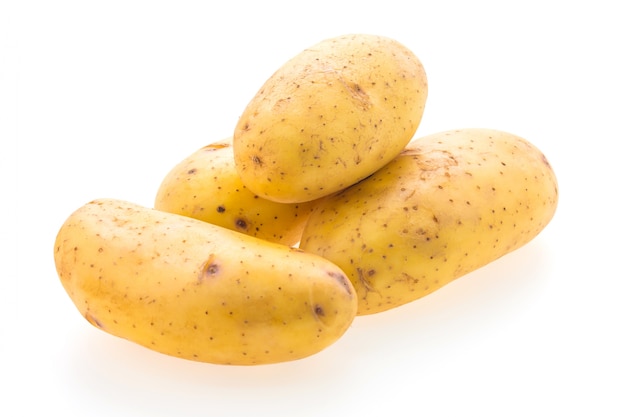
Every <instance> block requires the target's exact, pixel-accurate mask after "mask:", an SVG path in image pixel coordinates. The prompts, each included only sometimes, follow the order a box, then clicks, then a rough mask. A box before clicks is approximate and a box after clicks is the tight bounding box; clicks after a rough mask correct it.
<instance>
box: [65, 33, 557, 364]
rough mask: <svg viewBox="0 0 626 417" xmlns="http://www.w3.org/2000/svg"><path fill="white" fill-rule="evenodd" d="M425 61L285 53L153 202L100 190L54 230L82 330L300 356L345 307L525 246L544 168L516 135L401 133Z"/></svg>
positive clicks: (230, 359)
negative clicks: (221, 133) (229, 126)
mask: <svg viewBox="0 0 626 417" xmlns="http://www.w3.org/2000/svg"><path fill="white" fill-rule="evenodd" d="M427 92H428V83H427V79H426V73H425V71H424V68H423V66H422V64H421V62H420V61H419V59H418V58H417V57H416V56H415V54H414V53H413V52H411V51H410V50H409V49H408V48H406V47H405V46H404V45H402V44H401V43H399V42H397V41H396V40H393V39H390V38H387V37H383V36H375V35H366V34H353V35H346V36H340V37H335V38H331V39H326V40H323V41H321V42H320V43H318V44H316V45H313V46H311V47H310V48H308V49H305V50H304V51H302V52H301V53H300V54H298V55H296V56H295V57H293V58H292V59H291V60H289V61H287V62H286V63H285V64H284V65H283V66H282V67H281V68H279V69H278V70H277V71H276V72H275V73H274V74H273V75H272V76H271V77H270V78H269V79H268V80H267V81H266V82H265V84H264V85H263V86H261V88H260V90H259V91H258V93H257V94H256V95H255V96H254V97H253V98H252V100H251V101H250V102H249V104H248V105H247V106H246V107H245V108H244V109H243V113H242V114H241V117H240V118H239V119H238V122H237V124H236V126H234V130H233V132H232V135H230V136H229V137H226V138H224V139H223V140H219V141H215V142H213V143H210V144H208V145H207V146H205V147H203V148H201V149H198V150H196V151H195V152H193V153H192V154H190V155H189V157H187V158H186V159H185V160H183V161H181V162H180V163H179V164H178V165H176V166H174V167H173V168H172V169H171V170H170V171H169V172H168V173H167V175H165V177H164V179H163V181H162V183H161V186H160V187H159V189H158V191H157V193H156V197H155V204H154V207H153V208H149V207H143V206H140V205H137V204H134V203H131V202H128V201H121V200H115V199H99V200H95V201H91V202H89V203H87V204H85V205H84V206H82V207H80V208H78V209H77V210H76V211H75V212H74V213H72V214H71V215H70V216H69V217H68V218H67V220H66V221H65V222H64V223H63V224H62V226H61V228H60V230H59V232H58V235H57V237H56V241H55V245H54V259H55V264H56V268H57V272H58V275H59V277H60V280H61V283H62V284H63V286H64V288H65V290H66V291H67V293H68V294H69V296H70V298H71V300H72V301H73V303H74V304H75V305H76V307H77V309H78V310H79V311H80V313H81V314H82V315H83V316H84V317H85V318H86V319H87V320H88V321H89V322H90V323H91V324H93V325H94V326H96V327H97V328H99V329H102V330H103V331H106V332H108V333H110V334H112V335H115V336H118V337H122V338H125V339H128V340H130V341H133V342H135V343H138V344H140V345H142V346H145V347H147V348H150V349H152V350H155V351H157V352H161V353H164V354H167V355H172V356H176V357H180V358H185V359H189V360H195V361H202V362H209V363H215V364H232V365H254V364H268V363H276V362H284V361H290V360H296V359H300V358H304V357H307V356H310V355H313V354H315V353H317V352H320V351H321V350H323V349H325V348H326V347H328V346H330V345H331V344H333V343H334V342H335V341H336V340H338V339H339V338H340V337H341V336H342V335H343V334H344V333H345V332H346V331H347V330H348V329H349V327H350V325H351V323H352V322H353V320H355V318H356V316H358V315H367V314H374V313H380V312H383V311H386V310H389V309H391V308H395V307H398V306H401V305H404V304H406V303H409V302H412V301H414V300H417V299H418V298H420V297H423V296H425V295H427V294H429V293H431V292H432V291H435V290H437V289H439V288H441V287H442V286H444V285H445V284H447V283H449V282H451V281H452V280H454V279H456V278H458V277H461V276H463V275H465V274H467V273H468V272H470V271H473V270H476V269H478V268H480V267H481V266H484V265H486V264H487V263H489V262H492V261H494V260H496V259H498V258H500V257H501V256H503V255H505V254H507V253H510V252H511V251H513V250H515V249H517V248H519V247H521V246H522V245H524V244H526V243H528V242H529V241H530V240H531V239H533V238H534V237H535V236H537V234H538V233H539V232H541V230H543V229H544V227H545V226H546V225H547V224H548V222H549V221H550V220H551V219H552V217H553V215H554V212H555V210H556V206H557V199H558V187H557V181H556V177H555V174H554V172H553V170H552V168H551V167H550V164H549V163H548V161H547V159H546V157H545V156H544V155H543V154H542V153H541V151H540V150H539V149H537V148H536V147H535V146H533V145H532V144H531V143H529V142H528V141H527V140H525V139H522V138H520V137H518V136H515V135H513V134H510V133H507V132H502V131H496V130H492V129H458V130H450V131H444V132H441V133H436V134H432V135H428V136H424V137H419V138H415V134H416V131H417V129H418V126H419V124H420V121H421V118H422V114H423V112H424V105H425V102H426V97H427Z"/></svg>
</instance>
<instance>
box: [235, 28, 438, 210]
mask: <svg viewBox="0 0 626 417" xmlns="http://www.w3.org/2000/svg"><path fill="white" fill-rule="evenodd" d="M427 92H428V84H427V80H426V73H425V71H424V68H423V66H422V64H421V62H420V61H419V59H418V58H417V57H416V56H415V54H414V53H413V52H412V51H410V50H409V49H408V48H406V47H405V46H404V45H402V44H400V43H399V42H398V41H396V40H394V39H390V38H386V37H382V36H376V35H368V34H353V35H345V36H339V37H335V38H330V39H326V40H323V41H321V42H319V43H318V44H316V45H313V46H311V47H310V48H308V49H306V50H304V51H302V52H301V53H299V54H298V55H296V56H295V57H293V58H292V59H291V60H289V61H288V62H286V63H285V64H284V65H283V66H282V67H281V68H279V69H278V70H277V71H276V72H275V73H274V74H273V75H272V76H271V77H270V78H269V79H268V80H267V81H266V82H265V84H264V85H263V86H262V87H261V89H260V90H259V91H258V92H257V94H256V95H255V96H254V97H253V99H252V100H251V101H250V103H249V104H248V105H247V107H246V108H245V110H244V111H243V114H242V115H241V117H240V119H239V120H238V123H237V125H236V127H235V131H234V135H233V145H234V155H235V163H236V167H237V171H238V172H239V174H240V176H241V180H242V181H243V183H244V184H245V185H246V186H247V187H248V188H249V189H250V191H252V192H253V193H254V194H257V195H259V196H261V197H264V198H267V199H269V200H273V201H278V202H283V203H294V202H303V201H311V200H315V199H318V198H320V197H323V196H326V195H329V194H332V193H334V192H337V191H340V190H341V189H343V188H346V187H348V186H350V185H352V184H354V183H356V182H358V181H359V180H361V179H363V178H365V177H367V176H368V175H370V174H372V173H373V172H374V171H376V170H377V169H379V168H380V167H382V166H383V165H385V164H386V163H387V162H389V161H391V160H392V159H393V158H394V157H395V156H397V155H398V154H399V153H400V152H401V151H402V149H403V148H404V147H405V145H406V144H407V143H408V142H409V141H410V140H411V138H412V137H413V135H414V133H415V131H416V130H417V128H418V125H419V123H420V121H421V118H422V114H423V112H424V105H425V102H426V96H427Z"/></svg>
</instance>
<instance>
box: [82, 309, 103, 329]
mask: <svg viewBox="0 0 626 417" xmlns="http://www.w3.org/2000/svg"><path fill="white" fill-rule="evenodd" d="M85 319H87V321H88V322H89V323H91V324H92V325H94V326H96V327H98V328H100V329H104V326H103V325H102V323H101V322H100V321H99V320H98V319H97V318H96V317H95V316H93V315H92V314H91V313H90V312H86V313H85Z"/></svg>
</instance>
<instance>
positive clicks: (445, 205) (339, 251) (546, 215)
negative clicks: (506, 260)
mask: <svg viewBox="0 0 626 417" xmlns="http://www.w3.org/2000/svg"><path fill="white" fill-rule="evenodd" d="M557 200H558V190H557V181H556V177H555V174H554V172H553V170H552V168H551V167H550V164H549V163H548V161H547V159H546V157H545V156H544V155H543V154H542V153H541V152H540V151H539V150H538V149H537V148H536V147H535V146H533V145H532V144H530V143H529V142H528V141H526V140H524V139H522V138H520V137H518V136H515V135H512V134H509V133H506V132H501V131H495V130H489V129H463V130H455V131H447V132H442V133H437V134H433V135H429V136H426V137H422V138H420V139H416V140H414V141H413V142H411V143H410V144H409V145H408V146H407V148H406V150H405V151H404V152H402V154H401V155H400V156H398V157H397V158H396V159H395V160H393V161H392V162H391V163H389V164H388V165H387V166H385V167H384V168H383V169H381V170H380V171H378V172H376V173H375V174H373V175H372V176H370V177H369V178H367V179H366V180H364V181H362V182H360V183H359V184H356V185H354V186H352V187H350V188H349V189H347V190H345V191H343V192H341V193H338V194H336V195H334V196H332V197H328V198H326V199H323V201H321V202H320V203H319V204H318V205H317V206H316V209H315V210H314V212H313V213H312V214H311V216H310V218H309V222H308V223H307V226H306V228H305V230H304V233H303V236H302V242H301V245H300V247H301V248H302V249H304V250H306V251H309V252H312V253H315V254H318V255H321V256H323V257H326V258H327V259H329V260H330V261H332V262H333V263H335V264H337V265H338V266H339V267H340V268H342V269H343V270H344V271H345V272H346V273H347V274H348V276H349V278H350V279H351V281H352V283H353V284H354V287H355V289H356V291H357V294H358V298H359V308H358V314H359V315H363V314H371V313H377V312H381V311H384V310H388V309H391V308H394V307H397V306H400V305H403V304H406V303H408V302H411V301H413V300H416V299H418V298H420V297H423V296H425V295H427V294H429V293H431V292H433V291H435V290H437V289H439V288H441V287H442V286H444V285H445V284H447V283H449V282H451V281H452V280H454V279H456V278H458V277H460V276H462V275H464V274H467V273H469V272H470V271H473V270H476V269H478V268H480V267H481V266H484V265H486V264H487V263H489V262H492V261H494V260H496V259H498V258H500V257H501V256H503V255H505V254H507V253H509V252H511V251H513V250H515V249H517V248H519V247H521V246H522V245H524V244H526V243H527V242H529V241H530V240H531V239H533V238H534V237H535V236H536V235H537V234H538V233H539V232H540V231H541V230H542V229H543V228H544V227H545V226H546V225H547V224H548V222H549V221H550V220H551V219H552V217H553V215H554V213H555V210H556V206H557Z"/></svg>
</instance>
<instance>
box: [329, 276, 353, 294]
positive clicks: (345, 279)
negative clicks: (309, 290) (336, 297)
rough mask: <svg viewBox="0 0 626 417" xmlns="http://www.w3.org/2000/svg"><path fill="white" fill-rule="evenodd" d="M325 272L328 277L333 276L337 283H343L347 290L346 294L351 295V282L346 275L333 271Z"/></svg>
mask: <svg viewBox="0 0 626 417" xmlns="http://www.w3.org/2000/svg"><path fill="white" fill-rule="evenodd" d="M326 273H327V274H328V275H329V276H330V277H332V278H335V279H336V280H337V281H339V283H340V284H341V285H343V287H344V288H345V289H346V291H348V294H350V295H352V284H351V283H350V280H349V279H348V277H346V276H345V275H343V274H340V273H338V272H335V271H328V272H326Z"/></svg>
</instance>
